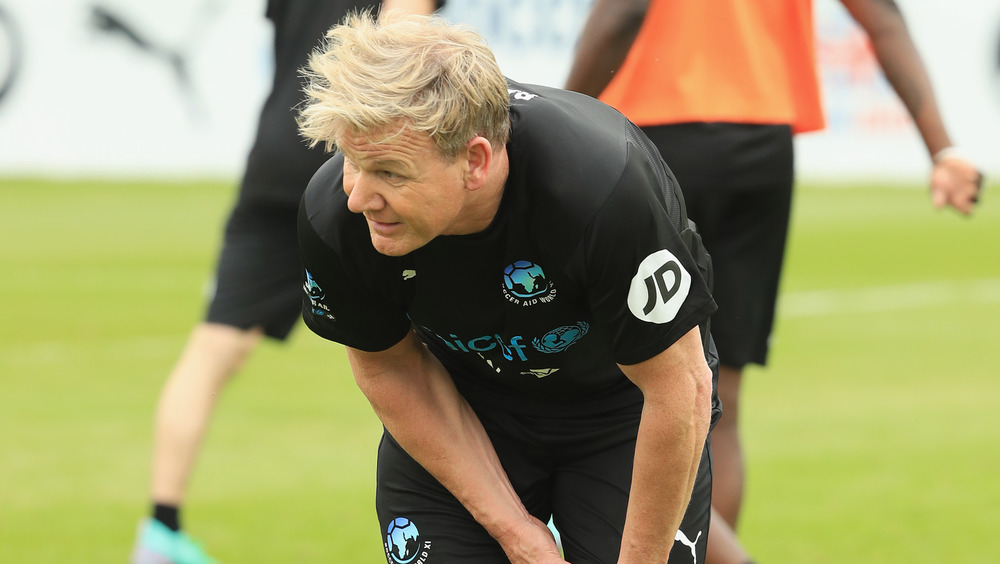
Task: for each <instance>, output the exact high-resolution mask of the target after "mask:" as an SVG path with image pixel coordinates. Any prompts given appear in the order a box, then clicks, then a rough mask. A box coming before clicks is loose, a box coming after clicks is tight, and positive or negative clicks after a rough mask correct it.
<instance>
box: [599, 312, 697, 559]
mask: <svg viewBox="0 0 1000 564" xmlns="http://www.w3.org/2000/svg"><path fill="white" fill-rule="evenodd" d="M621 368H622V371H624V372H625V375H626V376H628V377H629V378H630V379H631V380H632V381H633V382H635V383H636V385H637V386H639V388H640V389H641V390H642V394H643V408H642V419H641V421H640V423H639V435H638V437H637V439H636V446H635V459H634V461H633V467H632V486H631V488H630V490H629V501H628V512H627V514H626V517H625V530H624V533H623V536H622V547H621V553H620V554H619V557H618V564H640V563H641V564H653V563H656V564H660V563H663V562H666V561H667V557H668V556H669V554H670V549H671V548H672V547H673V541H674V534H675V533H676V531H677V528H678V527H679V526H680V523H681V519H682V518H683V517H684V512H685V511H686V510H687V507H688V502H689V501H690V500H691V491H692V489H693V487H694V482H695V478H696V477H697V475H698V463H699V462H700V461H701V454H702V450H703V448H704V445H705V441H706V439H707V437H708V430H709V424H710V422H711V414H712V372H711V370H710V369H709V367H708V364H707V363H706V362H705V356H704V351H703V349H702V344H701V336H700V333H699V331H698V328H697V327H696V328H694V329H692V330H691V331H689V332H688V333H687V334H686V335H685V336H683V337H681V338H680V339H679V340H678V341H677V342H676V343H674V344H673V345H671V346H670V348H668V349H667V350H665V351H663V352H661V353H660V354H658V355H657V356H655V357H653V358H651V359H649V360H647V361H645V362H641V363H639V364H635V365H631V366H622V367H621ZM706 533H707V532H706Z"/></svg>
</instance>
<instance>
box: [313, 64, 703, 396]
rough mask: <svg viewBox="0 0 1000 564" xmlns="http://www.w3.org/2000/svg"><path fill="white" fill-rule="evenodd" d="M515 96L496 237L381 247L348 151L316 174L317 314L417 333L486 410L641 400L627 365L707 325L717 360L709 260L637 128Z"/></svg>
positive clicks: (557, 96)
mask: <svg viewBox="0 0 1000 564" xmlns="http://www.w3.org/2000/svg"><path fill="white" fill-rule="evenodd" d="M508 90H509V91H510V98H511V119H512V131H511V139H510V142H509V144H508V146H507V150H508V156H509V161H510V174H509V177H508V179H507V182H506V185H505V187H504V194H503V198H502V201H501V204H500V208H499V210H498V213H497V215H496V217H495V218H494V220H493V222H492V223H491V225H490V226H489V227H488V228H487V229H486V230H485V231H482V232H480V233H476V234H472V235H462V236H439V237H437V238H435V239H434V240H432V241H431V242H430V243H428V244H427V245H425V246H423V247H421V248H419V249H417V250H415V251H413V252H411V253H409V254H407V255H405V256H401V257H389V256H384V255H381V254H379V253H378V252H376V251H375V249H374V248H373V246H372V243H371V239H370V237H369V233H368V227H367V225H366V223H365V219H364V217H363V216H361V215H359V214H354V213H351V212H350V211H349V210H348V209H347V197H346V195H345V194H344V191H343V186H342V171H343V156H342V155H339V154H338V155H337V156H335V157H333V158H331V159H330V161H329V162H327V163H326V164H325V165H324V166H323V167H322V168H321V169H320V170H319V171H318V172H317V173H316V175H315V176H314V177H313V179H312V181H311V182H310V184H309V187H308V188H307V190H306V193H305V195H304V197H303V200H302V206H301V208H300V216H299V240H300V245H301V248H302V255H303V261H304V265H305V267H306V274H305V284H304V290H305V292H306V295H305V298H304V302H303V317H304V319H305V322H306V324H307V325H308V326H309V327H310V328H311V329H312V330H313V331H314V332H316V333H317V334H319V335H320V336H322V337H325V338H327V339H330V340H333V341H337V342H340V343H343V344H344V345H347V346H349V347H354V348H357V349H361V350H365V351H379V350H384V349H386V348H389V347H391V346H392V345H394V344H396V343H398V342H399V341H400V340H401V339H402V338H403V337H404V336H405V335H406V334H407V332H408V331H409V330H410V328H411V327H412V328H413V329H414V330H415V331H416V332H417V334H418V335H419V337H420V338H421V339H422V340H423V341H424V342H425V343H426V344H427V346H428V347H429V348H430V350H431V351H432V352H433V353H434V354H435V355H436V356H437V357H438V358H439V359H440V360H441V362H442V364H444V366H445V367H446V368H447V369H448V370H449V372H450V374H451V375H452V378H453V379H454V380H455V383H456V385H457V386H458V388H459V389H460V390H461V391H462V393H463V394H464V395H465V396H466V398H467V399H468V400H469V401H470V403H473V404H487V405H493V406H500V407H505V408H509V409H512V410H515V411H517V410H527V411H531V412H535V411H536V410H538V409H547V410H550V411H558V412H560V413H568V412H572V413H588V412H593V411H595V410H605V409H608V408H612V407H617V406H622V405H628V404H635V403H637V402H639V401H641V395H640V394H639V393H638V390H637V389H636V387H635V386H634V385H633V384H632V383H631V382H630V381H628V379H627V378H626V377H625V376H624V374H623V373H622V372H621V370H620V369H619V368H618V366H617V364H618V363H620V364H626V365H627V364H635V363H638V362H641V361H643V360H647V359H649V358H651V357H653V356H655V355H656V354H658V353H660V352H661V351H663V350H665V349H666V348H667V347H669V346H670V345H671V344H673V343H674V342H675V341H676V340H677V339H679V338H680V337H681V336H682V335H684V334H685V333H687V332H688V331H689V330H690V329H692V328H694V327H695V326H699V325H700V326H701V327H702V331H703V333H704V334H703V337H704V338H705V339H704V340H705V343H706V354H708V352H707V350H708V349H707V347H708V342H709V339H708V338H707V337H708V336H707V333H705V331H706V330H707V321H708V317H709V315H710V314H711V313H712V312H713V311H714V310H715V308H716V306H715V302H714V301H713V300H712V297H711V294H710V292H709V286H708V283H707V282H706V280H707V279H708V278H709V277H710V266H709V264H710V259H709V258H708V255H707V254H706V253H705V251H704V249H703V248H702V246H701V243H700V239H699V238H698V236H697V235H696V234H695V233H694V232H693V230H692V229H691V228H690V226H689V222H688V220H687V218H686V214H685V212H684V204H683V200H682V198H681V196H680V191H679V188H678V187H677V185H676V181H675V180H674V178H673V176H672V174H671V173H670V171H669V169H668V168H667V167H666V165H665V164H664V163H663V161H662V159H661V158H660V157H659V153H657V152H656V149H655V147H653V145H652V144H651V143H650V142H649V140H648V139H646V137H645V136H644V135H643V134H642V133H641V132H640V131H639V130H638V128H636V127H635V126H634V125H632V124H631V123H630V122H629V121H628V120H626V119H625V118H624V117H623V116H622V115H621V114H620V113H618V112H617V111H615V110H614V109H612V108H610V107H608V106H606V105H604V104H602V103H600V102H598V101H596V100H594V99H593V98H590V97H587V96H584V95H581V94H576V93H572V92H567V91H563V90H557V89H551V88H545V87H540V86H534V85H521V84H517V83H514V82H509V88H508ZM709 282H710V281H709Z"/></svg>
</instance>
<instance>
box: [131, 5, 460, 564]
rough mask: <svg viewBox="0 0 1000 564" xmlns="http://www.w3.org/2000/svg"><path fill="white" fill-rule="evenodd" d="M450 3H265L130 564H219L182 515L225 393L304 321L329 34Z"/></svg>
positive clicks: (161, 409) (160, 418) (322, 157)
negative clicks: (203, 282) (354, 17)
mask: <svg viewBox="0 0 1000 564" xmlns="http://www.w3.org/2000/svg"><path fill="white" fill-rule="evenodd" d="M443 4H444V2H443V0H437V1H436V0H383V1H382V2H378V1H368V2H363V1H357V0H350V1H349V0H329V1H320V0H268V2H267V13H266V15H267V18H268V19H269V20H270V21H271V22H272V24H273V26H274V62H275V68H274V78H273V83H272V87H271V92H270V94H269V95H268V97H267V99H266V101H265V102H264V106H263V108H262V110H261V114H260V120H259V123H258V126H257V131H256V135H255V139H254V142H253V146H252V149H251V150H250V154H249V156H248V158H247V164H246V168H245V171H244V175H243V179H242V181H241V183H240V189H239V195H238V199H237V201H236V204H235V206H234V207H233V209H232V211H231V214H230V216H229V220H228V222H227V224H226V229H225V237H224V240H223V243H222V249H221V252H220V254H219V258H218V262H217V266H216V276H215V290H214V292H213V294H212V297H211V300H210V302H209V304H208V308H207V313H206V315H205V319H204V321H202V322H201V323H199V324H198V325H197V326H196V327H195V328H194V330H193V331H192V332H191V335H190V337H189V340H188V342H187V345H186V346H185V348H184V350H183V352H182V353H181V355H180V358H179V359H178V361H177V364H176V365H175V366H174V368H173V370H172V372H171V373H170V376H169V378H168V379H167V381H166V383H165V385H164V387H163V391H162V392H161V395H160V399H159V404H158V407H157V411H156V419H155V434H154V445H153V461H152V476H151V492H150V495H151V497H152V510H151V516H150V518H148V519H144V520H143V521H142V522H141V523H140V527H139V532H138V538H137V541H136V546H135V549H134V552H133V554H132V563H133V564H203V563H209V562H212V559H210V558H209V557H208V556H206V555H205V553H204V552H203V551H202V550H201V548H199V547H198V545H197V543H195V542H194V541H193V540H192V539H191V537H189V536H188V535H187V534H185V533H184V531H183V529H182V527H181V517H180V512H181V505H182V503H183V501H184V495H185V492H186V489H187V484H188V479H189V478H190V476H191V473H192V471H193V469H194V464H195V459H196V457H197V454H198V450H199V448H200V445H201V442H202V439H203V438H204V436H205V434H206V431H207V429H208V426H209V422H210V419H211V416H212V413H213V410H214V407H215V402H216V400H217V398H218V394H219V393H221V391H222V389H223V387H224V386H225V384H226V382H228V381H229V379H230V377H231V376H232V375H233V374H235V373H236V372H237V371H239V369H240V368H241V367H242V366H243V364H244V362H245V361H246V360H247V358H248V356H249V355H250V353H251V352H252V351H253V350H254V348H255V347H256V346H257V345H258V343H259V342H260V341H261V339H262V338H264V337H270V338H272V339H276V340H279V341H280V340H284V339H286V338H287V337H288V335H289V333H290V332H291V330H292V327H293V326H294V325H295V323H296V321H297V320H298V319H299V317H300V316H301V310H302V308H301V285H302V265H301V261H300V260H299V251H298V243H297V241H296V231H295V223H296V217H297V211H298V205H299V200H300V199H301V197H302V192H303V191H304V190H305V187H306V185H307V184H308V182H309V178H310V177H312V175H313V173H314V172H316V170H317V169H318V168H319V167H320V165H322V164H323V162H324V161H326V159H327V158H329V155H327V154H325V153H324V152H323V151H322V150H320V149H310V148H308V146H307V145H306V143H305V142H304V141H303V139H302V138H301V137H300V136H299V133H298V127H297V125H296V123H295V113H294V110H293V108H294V106H296V105H297V104H299V102H300V101H301V100H302V99H303V94H302V87H303V82H302V80H301V77H300V76H299V69H300V68H301V67H302V66H304V65H305V63H306V61H307V59H308V56H309V54H310V53H311V52H312V50H313V49H314V48H316V47H318V46H319V45H320V43H321V39H322V38H323V36H324V34H325V33H326V31H327V30H328V29H330V28H331V27H332V26H334V25H335V24H337V23H339V22H340V21H341V20H343V19H344V17H345V16H346V15H347V14H348V13H349V12H352V11H358V10H368V9H381V10H383V11H389V10H399V11H405V12H414V13H430V12H432V11H434V10H435V9H437V8H439V7H440V6H441V5H443Z"/></svg>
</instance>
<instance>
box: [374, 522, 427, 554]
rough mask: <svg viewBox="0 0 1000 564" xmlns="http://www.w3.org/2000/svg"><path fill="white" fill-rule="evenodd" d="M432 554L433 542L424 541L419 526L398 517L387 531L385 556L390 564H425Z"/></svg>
mask: <svg viewBox="0 0 1000 564" xmlns="http://www.w3.org/2000/svg"><path fill="white" fill-rule="evenodd" d="M430 552H431V541H429V540H422V539H421V538H420V531H419V530H418V529H417V525H416V524H415V523H414V522H413V521H410V520H409V519H407V518H406V517H396V518H395V519H393V520H392V521H391V522H390V523H389V526H388V527H387V528H386V530H385V555H386V558H387V559H388V561H389V562H390V564H423V563H425V562H427V558H428V557H429V556H430Z"/></svg>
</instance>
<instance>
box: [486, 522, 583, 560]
mask: <svg viewBox="0 0 1000 564" xmlns="http://www.w3.org/2000/svg"><path fill="white" fill-rule="evenodd" d="M497 542H499V543H500V546H502V547H503V551H504V552H505V553H506V554H507V558H508V559H510V562H511V564H569V563H568V562H567V561H566V560H563V558H562V556H560V555H559V547H558V546H556V539H555V538H554V537H553V536H552V532H551V531H549V528H548V527H547V526H545V523H542V522H541V521H539V520H538V519H535V518H534V517H531V518H530V521H525V522H524V524H523V525H522V526H521V527H519V528H517V529H512V530H510V531H509V532H507V533H506V534H504V535H502V536H501V537H498V538H497Z"/></svg>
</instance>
